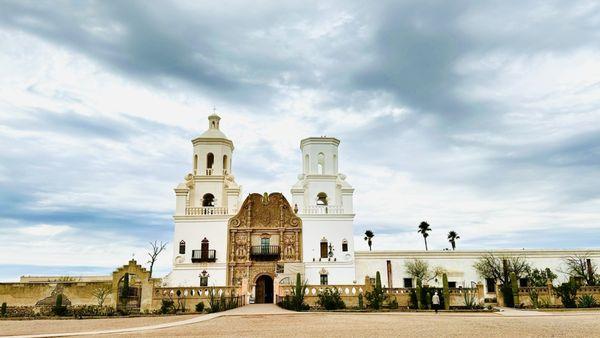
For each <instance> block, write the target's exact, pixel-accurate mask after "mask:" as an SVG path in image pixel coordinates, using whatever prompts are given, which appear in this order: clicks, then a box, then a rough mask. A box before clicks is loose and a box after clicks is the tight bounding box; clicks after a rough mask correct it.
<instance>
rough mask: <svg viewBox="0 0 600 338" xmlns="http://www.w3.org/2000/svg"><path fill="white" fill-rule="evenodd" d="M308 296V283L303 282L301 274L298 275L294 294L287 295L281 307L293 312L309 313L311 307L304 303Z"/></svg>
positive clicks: (293, 290)
mask: <svg viewBox="0 0 600 338" xmlns="http://www.w3.org/2000/svg"><path fill="white" fill-rule="evenodd" d="M305 294H306V281H304V282H302V277H301V276H300V273H297V274H296V285H294V287H293V288H292V294H291V295H286V296H285V297H284V298H283V301H282V302H281V304H280V305H281V307H283V308H284V309H288V310H293V311H307V310H308V309H310V306H308V304H306V303H305V302H304V295H305Z"/></svg>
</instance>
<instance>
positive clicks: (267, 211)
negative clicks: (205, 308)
mask: <svg viewBox="0 0 600 338" xmlns="http://www.w3.org/2000/svg"><path fill="white" fill-rule="evenodd" d="M228 241H229V249H228V267H229V268H228V278H227V280H228V284H229V285H241V284H242V280H243V279H244V278H247V280H248V282H249V283H250V284H254V283H255V281H256V278H257V277H259V276H260V275H264V274H268V275H270V276H272V277H274V276H275V274H276V267H277V263H279V264H281V263H286V262H300V261H301V260H302V244H301V243H302V220H301V219H300V218H299V217H298V216H296V214H295V213H294V211H293V209H292V207H291V206H290V204H289V203H288V201H287V200H286V199H285V197H284V196H283V194H281V193H271V194H267V193H265V194H263V195H261V194H250V195H249V196H248V197H247V198H246V200H245V201H244V203H243V204H242V207H241V208H240V210H239V212H238V213H237V215H235V216H234V217H232V218H231V219H230V220H229V224H228ZM261 254H265V259H262V260H261V259H259V258H260V257H261Z"/></svg>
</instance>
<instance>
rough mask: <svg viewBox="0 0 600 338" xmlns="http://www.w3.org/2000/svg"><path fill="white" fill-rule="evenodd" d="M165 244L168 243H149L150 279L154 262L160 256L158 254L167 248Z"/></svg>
mask: <svg viewBox="0 0 600 338" xmlns="http://www.w3.org/2000/svg"><path fill="white" fill-rule="evenodd" d="M167 243H168V242H164V243H163V242H162V241H160V243H158V242H157V241H154V242H150V246H151V247H152V248H151V251H148V256H149V257H150V259H149V260H148V264H150V277H152V270H153V269H154V263H155V262H156V259H157V258H158V255H160V253H161V252H163V251H164V250H165V248H166V247H167Z"/></svg>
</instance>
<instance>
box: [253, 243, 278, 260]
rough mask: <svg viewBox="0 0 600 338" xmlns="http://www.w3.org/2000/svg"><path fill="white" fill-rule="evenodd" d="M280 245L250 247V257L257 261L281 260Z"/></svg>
mask: <svg viewBox="0 0 600 338" xmlns="http://www.w3.org/2000/svg"><path fill="white" fill-rule="evenodd" d="M279 253H280V251H279V245H256V246H252V247H250V258H251V259H253V260H257V261H273V260H279Z"/></svg>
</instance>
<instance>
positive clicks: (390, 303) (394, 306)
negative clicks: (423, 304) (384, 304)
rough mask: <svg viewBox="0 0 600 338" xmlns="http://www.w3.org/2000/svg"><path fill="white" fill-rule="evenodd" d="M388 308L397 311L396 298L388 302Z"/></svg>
mask: <svg viewBox="0 0 600 338" xmlns="http://www.w3.org/2000/svg"><path fill="white" fill-rule="evenodd" d="M388 308H390V309H397V308H398V301H397V300H396V298H395V297H394V298H392V299H391V300H390V301H389V302H388Z"/></svg>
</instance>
